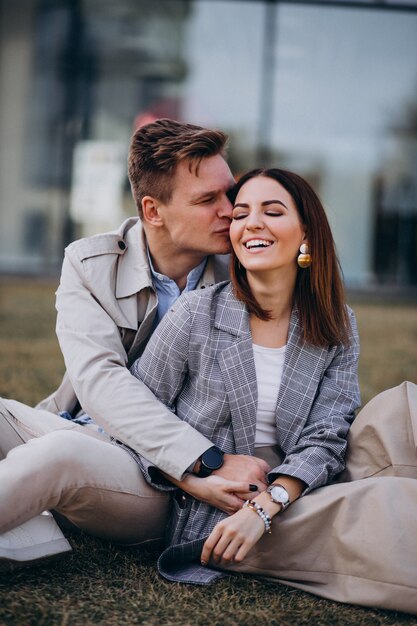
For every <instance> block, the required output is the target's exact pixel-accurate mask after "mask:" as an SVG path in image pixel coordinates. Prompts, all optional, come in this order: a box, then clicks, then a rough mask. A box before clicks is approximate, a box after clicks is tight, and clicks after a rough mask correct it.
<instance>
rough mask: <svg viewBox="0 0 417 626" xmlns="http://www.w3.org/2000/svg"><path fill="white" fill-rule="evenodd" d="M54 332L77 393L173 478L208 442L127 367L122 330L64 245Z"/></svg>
mask: <svg viewBox="0 0 417 626" xmlns="http://www.w3.org/2000/svg"><path fill="white" fill-rule="evenodd" d="M56 306H57V312H58V317H57V335H58V340H59V343H60V347H61V350H62V353H63V356H64V361H65V365H66V368H67V372H68V376H69V378H70V381H71V384H72V386H73V388H74V390H75V393H76V395H77V398H78V400H79V402H80V404H81V406H82V408H83V409H84V411H85V412H86V413H87V414H88V415H90V416H91V417H92V418H93V419H94V420H95V421H96V422H97V423H98V424H99V425H100V426H102V427H103V428H104V430H105V431H106V432H108V433H109V434H110V435H111V436H113V437H114V438H116V439H118V440H120V441H121V442H123V443H125V444H127V445H128V446H129V447H130V448H132V449H133V450H135V451H136V452H138V453H139V454H141V455H142V456H144V457H145V458H146V459H148V460H149V461H150V462H151V463H153V464H155V465H156V466H157V467H159V468H160V469H162V470H163V471H165V472H166V473H167V474H169V475H171V476H173V477H174V478H177V479H181V477H182V476H183V474H184V472H185V471H186V469H187V468H188V467H189V466H190V465H191V464H192V463H194V462H195V461H196V460H197V459H198V457H199V456H200V455H201V454H202V453H203V452H204V451H205V450H207V449H208V448H210V446H211V445H212V443H211V442H210V441H209V440H207V439H206V438H205V437H204V436H203V435H202V434H201V433H199V432H198V431H196V430H195V429H194V428H192V427H191V426H189V425H188V424H186V423H185V422H183V421H182V420H180V419H179V418H178V417H177V416H176V415H175V414H174V413H173V412H172V411H170V410H169V409H168V408H167V407H166V406H164V404H163V403H162V402H159V401H158V400H157V399H156V398H155V396H154V394H153V393H152V391H150V390H149V389H148V388H147V387H146V386H145V385H144V384H143V382H141V381H140V380H138V379H136V378H134V377H133V376H132V375H131V374H130V372H129V370H128V369H127V367H126V364H127V355H126V351H125V349H124V347H123V344H122V340H121V336H120V331H119V328H118V326H117V324H116V323H115V321H114V320H113V319H112V317H111V316H110V315H109V314H108V313H107V311H106V310H105V309H104V308H103V307H102V306H101V305H100V303H99V302H98V301H97V299H96V298H95V297H94V295H93V293H92V289H91V287H90V286H89V284H88V278H87V277H86V275H85V272H84V271H83V268H82V263H81V261H80V259H78V258H77V255H76V253H74V251H73V249H69V250H67V254H66V257H65V259H64V264H63V269H62V275H61V281H60V285H59V288H58V291H57V300H56Z"/></svg>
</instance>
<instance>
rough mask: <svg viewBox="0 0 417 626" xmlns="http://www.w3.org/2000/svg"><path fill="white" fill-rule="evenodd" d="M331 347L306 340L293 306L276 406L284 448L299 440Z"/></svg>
mask: <svg viewBox="0 0 417 626" xmlns="http://www.w3.org/2000/svg"><path fill="white" fill-rule="evenodd" d="M326 355H327V350H326V349H325V348H320V347H317V346H311V345H309V344H307V343H305V341H304V339H303V336H302V329H301V325H300V321H299V316H298V311H297V309H296V308H294V309H293V311H292V314H291V319H290V326H289V332H288V341H287V350H286V354H285V364H284V371H283V374H282V381H281V386H280V389H279V393H278V399H277V406H276V420H277V421H276V424H277V434H278V444H279V446H280V447H281V448H282V450H283V451H284V452H287V450H288V449H289V448H290V447H291V446H292V445H294V443H295V442H296V441H297V440H298V438H299V436H300V433H301V430H302V428H303V426H304V424H305V421H306V419H307V417H308V415H309V413H310V409H311V405H312V403H313V400H314V398H315V396H316V393H317V388H318V386H319V384H320V381H321V377H322V372H323V365H324V361H325V359H326Z"/></svg>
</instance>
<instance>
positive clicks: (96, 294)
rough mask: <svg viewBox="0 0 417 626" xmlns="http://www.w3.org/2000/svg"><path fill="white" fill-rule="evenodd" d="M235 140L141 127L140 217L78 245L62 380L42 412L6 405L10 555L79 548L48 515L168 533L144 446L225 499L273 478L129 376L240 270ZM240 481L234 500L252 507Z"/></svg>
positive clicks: (113, 535)
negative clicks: (199, 302) (183, 297)
mask: <svg viewBox="0 0 417 626" xmlns="http://www.w3.org/2000/svg"><path fill="white" fill-rule="evenodd" d="M225 144H226V136H225V135H224V134H223V133H222V132H220V131H217V130H207V129H203V128H200V127H198V126H194V125H190V124H182V123H178V122H174V121H172V120H158V121H156V122H155V123H152V124H149V125H147V126H145V127H142V128H141V129H139V130H138V131H136V133H135V134H134V136H133V138H132V143H131V147H130V152H129V179H130V182H131V187H132V193H133V197H134V200H135V203H136V206H137V209H138V213H139V219H138V218H131V219H128V220H127V221H125V222H124V223H123V224H122V225H121V227H120V229H119V230H118V231H115V232H112V233H107V234H103V235H96V236H93V237H89V238H86V239H82V240H79V241H76V242H74V243H72V244H71V245H70V246H69V247H68V248H67V250H66V254H65V259H64V264H63V268H62V275H61V281H60V285H59V288H58V291H57V300H56V306H57V311H58V318H57V335H58V339H59V342H60V346H61V349H62V353H63V356H64V360H65V365H66V368H67V372H66V374H65V376H64V379H63V381H62V384H61V385H60V387H59V389H58V390H57V391H56V392H54V393H53V394H52V395H51V396H50V397H49V398H47V399H46V400H44V401H43V402H41V403H40V404H39V405H38V406H37V407H36V409H32V408H30V407H27V406H25V405H23V404H21V403H19V402H17V401H14V400H2V401H0V458H2V459H3V461H2V462H1V463H0V559H2V558H3V559H4V560H6V561H12V562H14V561H15V562H18V561H31V560H36V559H39V558H42V557H44V556H49V555H51V554H56V553H59V552H63V551H66V550H69V549H70V546H69V544H68V543H67V541H66V540H65V538H64V536H63V535H62V533H61V531H60V529H59V528H58V526H57V525H56V524H55V522H54V519H53V518H52V517H51V516H50V515H44V514H42V515H41V513H42V512H43V511H44V510H47V509H54V510H56V511H57V512H58V513H60V514H61V515H63V516H64V517H66V518H67V519H69V520H70V521H71V522H72V523H74V524H75V525H77V526H79V527H80V528H82V529H84V530H86V531H88V532H90V533H92V534H95V535H98V536H101V537H104V538H108V539H111V540H113V541H118V542H121V543H124V544H137V543H141V542H143V541H148V540H152V539H158V538H160V537H162V535H163V529H164V525H165V519H166V513H167V507H168V498H167V496H166V495H165V494H164V493H161V492H159V491H156V490H154V489H152V487H150V486H149V485H147V483H146V482H145V480H144V478H143V476H142V474H141V472H140V469H139V466H138V463H137V459H136V458H135V454H134V453H132V450H133V451H134V452H137V453H139V454H140V455H142V456H143V457H145V459H146V460H147V462H148V463H149V464H150V465H155V466H157V467H158V468H159V469H160V470H162V471H163V472H164V473H165V474H167V475H169V476H171V477H172V478H173V479H174V480H179V479H181V478H182V477H183V476H184V474H185V473H186V472H187V471H190V472H194V473H198V474H199V475H200V476H201V477H209V478H208V480H207V501H209V502H212V503H213V504H218V500H216V498H218V493H216V491H217V492H218V491H219V490H220V485H219V480H220V482H222V481H223V482H222V485H223V486H224V485H225V484H226V481H225V480H224V479H228V480H229V481H240V484H241V483H242V481H243V482H245V483H246V484H247V485H249V483H252V484H256V485H258V486H260V485H262V484H265V471H266V470H267V469H268V466H267V465H266V464H265V463H264V462H263V461H260V460H259V459H254V458H251V457H249V458H248V457H240V456H233V455H223V454H222V452H221V451H219V450H218V449H217V448H215V447H214V446H213V444H212V443H211V442H210V441H209V440H207V439H206V438H205V437H204V436H202V435H201V434H200V433H198V432H197V431H195V430H194V429H193V428H192V427H190V426H189V425H187V424H186V423H185V422H182V421H181V420H179V419H178V418H177V417H176V416H175V415H174V414H173V413H171V412H170V411H169V410H168V409H166V408H165V407H164V406H163V405H162V404H161V403H160V402H158V401H157V400H156V398H155V397H154V396H153V395H152V393H151V392H150V391H149V390H148V389H147V388H146V387H145V386H144V385H143V384H142V383H141V382H139V381H138V380H137V379H135V378H134V377H133V376H131V374H130V373H129V370H128V367H129V365H130V364H131V363H132V362H133V361H134V360H135V359H136V358H137V357H138V356H139V355H140V354H141V352H142V350H143V348H144V346H145V344H146V342H147V340H148V339H149V336H150V334H151V332H152V330H153V329H154V328H155V327H156V325H157V324H158V322H159V321H160V319H161V318H162V316H163V315H164V313H165V312H166V311H167V310H168V309H169V307H170V306H171V305H172V303H173V302H174V301H175V300H176V298H177V297H178V296H179V295H180V293H181V292H182V291H184V290H185V291H187V290H190V289H204V288H205V287H206V286H209V285H212V284H214V283H215V282H218V281H220V280H225V279H227V277H228V270H227V257H225V256H224V255H226V253H227V252H228V251H229V235H228V231H229V224H230V218H231V205H230V202H229V200H228V198H227V192H228V190H229V188H230V186H231V185H232V184H233V177H232V175H231V173H230V170H229V167H228V165H227V163H226V161H225V158H224V151H225ZM216 255H223V256H216ZM64 418H66V419H64ZM74 418H75V420H76V421H74ZM114 440H117V441H120V442H123V444H125V447H121V446H117V445H113V444H114ZM21 444H24V445H21ZM213 472H215V473H216V474H218V476H217V477H216V476H213V477H210V474H212V473H213ZM219 476H220V477H221V479H219ZM216 480H217V482H216ZM210 481H211V482H210ZM226 486H227V484H226ZM233 486H237V483H236V482H233V483H230V484H229V485H228V488H227V489H226V491H225V493H224V504H225V506H226V504H227V506H228V507H229V508H230V507H237V506H238V505H239V504H240V502H241V501H240V499H239V498H238V497H237V496H236V495H235V494H234V493H233V489H232V488H233Z"/></svg>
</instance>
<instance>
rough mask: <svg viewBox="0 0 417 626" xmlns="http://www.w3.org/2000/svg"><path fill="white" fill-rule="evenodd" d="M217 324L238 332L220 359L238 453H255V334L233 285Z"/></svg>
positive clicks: (221, 304)
mask: <svg viewBox="0 0 417 626" xmlns="http://www.w3.org/2000/svg"><path fill="white" fill-rule="evenodd" d="M215 327H216V328H218V329H219V330H223V331H225V332H228V333H230V334H231V335H234V336H235V339H234V341H233V343H232V345H230V346H229V347H227V348H225V349H224V350H222V351H221V352H219V354H218V357H217V359H218V363H219V367H220V370H221V372H222V376H223V380H224V384H225V387H226V393H227V396H228V400H229V406H230V413H231V419H232V427H233V433H234V439H235V445H236V453H237V454H250V455H252V454H253V453H254V450H255V432H256V408H257V402H258V388H257V383H256V372H255V362H254V358H253V348H252V336H251V333H250V327H249V316H248V313H247V311H246V308H245V306H244V305H243V304H242V303H241V302H239V301H238V300H236V298H235V297H234V296H233V294H232V292H231V288H230V287H227V288H226V289H225V290H224V291H223V292H222V294H221V295H220V297H219V301H218V305H217V310H216V319H215Z"/></svg>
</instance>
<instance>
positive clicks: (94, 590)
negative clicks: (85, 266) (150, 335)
mask: <svg viewBox="0 0 417 626" xmlns="http://www.w3.org/2000/svg"><path fill="white" fill-rule="evenodd" d="M55 286H56V284H55V283H54V282H53V281H36V280H23V279H21V280H6V279H2V280H0V396H5V397H11V398H15V399H18V400H21V401H22V402H25V403H27V404H31V405H33V404H35V403H36V402H37V401H38V400H40V399H41V398H43V397H44V396H45V395H47V394H48V393H49V392H51V391H52V390H53V389H54V388H55V387H56V386H57V384H58V383H59V382H60V379H61V376H62V373H63V369H64V368H63V362H62V357H61V355H60V352H59V347H58V344H57V341H56V338H55V335H54V320H55V313H54V305H53V303H54V289H55ZM352 304H353V306H354V309H355V311H356V314H357V318H358V323H359V329H360V334H361V343H362V356H361V365H360V381H361V389H362V397H363V402H366V401H367V400H369V399H370V398H371V397H372V396H373V395H375V394H376V393H378V392H379V391H382V390H383V389H385V388H387V387H392V386H394V385H396V384H398V383H400V382H402V381H403V380H405V379H408V380H412V381H413V382H417V367H416V365H417V304H414V305H412V304H407V305H406V304H403V305H400V304H383V305H382V304H378V305H377V304H372V303H364V302H363V301H362V300H361V302H360V303H359V302H358V303H357V304H355V303H352ZM0 505H1V503H0ZM69 538H70V540H71V542H72V544H73V546H74V551H73V553H72V554H70V555H69V556H67V557H65V558H63V559H60V560H57V561H55V562H51V563H48V565H43V566H38V567H37V568H33V569H28V570H21V571H18V572H15V573H13V574H12V575H7V576H6V575H2V576H0V626H2V625H3V624H13V625H19V626H29V625H36V626H42V625H45V626H46V625H51V624H53V625H60V626H76V625H77V626H78V625H83V626H88V625H89V624H102V625H103V626H104V625H105V626H113V625H114V626H118V625H122V624H126V625H128V624H144V625H146V626H159V625H164V626H170V625H176V626H181V625H188V624H190V625H191V624H192V625H195V626H199V625H206V624H210V626H223V625H224V626H228V625H232V624H233V625H249V624H250V625H252V624H256V626H273V625H279V626H287V625H288V626H289V625H291V626H294V625H295V626H302V625H304V624H305V625H307V624H308V625H317V626H318V625H332V626H333V625H334V626H338V625H347V624H357V625H359V626H376V625H381V626H382V625H384V626H389V625H390V626H394V625H400V624H401V625H405V624H408V625H411V624H414V625H416V624H417V618H416V617H413V616H409V615H405V614H399V613H393V612H388V611H377V610H371V609H363V608H358V607H352V606H348V605H342V604H337V603H335V602H330V601H327V600H322V599H318V598H316V597H313V596H310V595H308V594H306V593H303V592H300V591H296V590H293V589H290V588H288V587H285V586H283V585H278V584H274V583H271V582H265V581H261V580H255V579H252V578H244V577H233V578H228V579H226V580H222V581H220V582H218V583H216V584H215V585H214V586H212V587H209V588H207V587H205V588H202V587H193V586H186V585H177V584H173V583H169V582H166V581H165V580H162V579H161V578H159V576H158V575H157V573H156V569H155V558H156V555H157V553H156V552H155V551H148V552H146V551H141V552H139V551H128V550H123V549H120V548H118V547H116V546H112V545H109V544H107V543H105V542H102V541H98V540H95V539H92V538H91V537H88V536H86V535H82V534H75V533H73V534H70V535H69ZM416 541H417V538H416Z"/></svg>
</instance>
